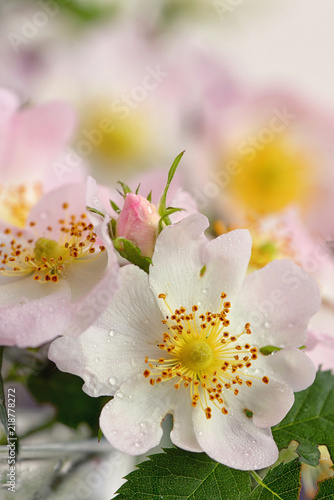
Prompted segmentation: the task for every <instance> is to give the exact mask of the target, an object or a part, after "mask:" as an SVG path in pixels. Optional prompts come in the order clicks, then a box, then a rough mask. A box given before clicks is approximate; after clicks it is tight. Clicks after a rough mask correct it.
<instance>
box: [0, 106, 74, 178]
mask: <svg viewBox="0 0 334 500" xmlns="http://www.w3.org/2000/svg"><path fill="white" fill-rule="evenodd" d="M74 126H75V115H74V111H73V109H72V108H71V107H70V106H69V105H67V104H66V103H63V102H53V103H50V104H41V105H39V106H36V107H34V108H29V109H25V110H23V111H21V112H19V113H17V114H16V115H15V116H14V117H13V120H12V123H11V130H10V134H9V137H8V141H7V147H6V150H5V151H4V154H3V159H2V161H3V162H4V164H5V165H6V168H7V169H8V172H9V174H10V179H9V178H8V179H6V181H7V182H10V181H12V182H17V179H20V180H22V181H23V180H30V181H31V180H39V181H40V180H41V178H43V177H46V174H47V173H48V174H50V168H51V162H52V161H53V160H54V159H55V157H56V156H57V155H58V153H59V152H60V151H61V149H62V148H63V147H64V146H65V145H66V143H67V141H68V140H69V139H70V137H71V135H72V133H73V132H74ZM51 175H52V171H51Z"/></svg>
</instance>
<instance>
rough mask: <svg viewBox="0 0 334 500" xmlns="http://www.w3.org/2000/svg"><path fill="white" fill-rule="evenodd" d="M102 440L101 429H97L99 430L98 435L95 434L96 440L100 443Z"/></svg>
mask: <svg viewBox="0 0 334 500" xmlns="http://www.w3.org/2000/svg"><path fill="white" fill-rule="evenodd" d="M102 438H103V432H102V431H101V427H99V430H98V433H97V440H98V442H100V441H101V439H102Z"/></svg>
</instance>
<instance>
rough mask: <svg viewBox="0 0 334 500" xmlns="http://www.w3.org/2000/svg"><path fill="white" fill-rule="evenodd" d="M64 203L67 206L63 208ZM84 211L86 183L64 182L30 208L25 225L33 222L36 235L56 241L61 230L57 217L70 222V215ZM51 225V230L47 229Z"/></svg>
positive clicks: (78, 214)
mask: <svg viewBox="0 0 334 500" xmlns="http://www.w3.org/2000/svg"><path fill="white" fill-rule="evenodd" d="M64 203H66V204H68V208H63V205H64ZM85 212H86V184H85V183H84V182H81V183H71V184H64V185H63V186H60V187H58V188H56V189H53V190H52V191H49V192H48V193H47V194H46V195H44V196H43V197H42V198H41V199H40V200H39V201H38V202H37V203H36V204H35V205H34V206H33V208H32V209H31V211H30V213H29V217H28V220H27V227H29V224H30V223H34V224H35V226H34V229H35V232H36V233H37V234H38V237H45V238H50V239H55V240H57V241H58V239H59V237H60V235H61V232H60V228H61V226H62V225H63V224H60V223H59V222H58V221H59V219H64V220H65V221H66V222H68V223H69V222H70V216H71V215H76V216H77V217H78V216H79V217H80V215H81V214H82V213H85ZM47 227H51V228H52V231H49V230H47Z"/></svg>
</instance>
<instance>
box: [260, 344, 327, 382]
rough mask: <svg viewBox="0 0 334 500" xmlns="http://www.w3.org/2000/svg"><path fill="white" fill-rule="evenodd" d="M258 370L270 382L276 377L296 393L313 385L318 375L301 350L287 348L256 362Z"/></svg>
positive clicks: (261, 357)
mask: <svg viewBox="0 0 334 500" xmlns="http://www.w3.org/2000/svg"><path fill="white" fill-rule="evenodd" d="M333 344H334V343H333ZM256 368H259V369H260V370H262V371H263V375H267V376H268V377H269V380H271V377H274V378H275V380H277V381H280V382H282V383H283V384H287V385H289V386H290V387H291V389H292V390H293V391H294V392H298V391H303V390H304V389H306V388H307V387H309V386H310V385H311V384H313V382H314V379H315V375H316V369H315V366H314V364H313V363H312V361H311V360H310V359H309V357H308V356H306V354H304V352H303V351H301V350H300V349H289V348H287V349H283V350H282V351H278V352H274V353H273V354H270V355H269V356H263V355H261V356H259V357H258V359H257V360H256ZM269 385H270V384H269Z"/></svg>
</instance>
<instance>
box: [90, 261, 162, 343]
mask: <svg viewBox="0 0 334 500" xmlns="http://www.w3.org/2000/svg"><path fill="white" fill-rule="evenodd" d="M162 319H163V316H162V315H161V312H160V309H159V307H158V305H157V302H156V300H155V299H154V296H153V294H152V292H151V290H150V288H149V285H148V276H147V274H146V273H145V272H144V271H142V270H141V269H139V267H137V266H134V265H132V264H128V265H126V266H124V267H123V268H121V269H120V287H119V289H118V290H117V291H116V293H115V295H114V296H113V297H112V300H111V301H110V305H109V306H108V308H107V310H106V311H105V312H104V313H103V315H102V316H101V317H100V318H99V319H98V320H97V322H96V325H97V326H98V327H99V328H101V329H104V330H106V331H107V332H110V330H113V331H114V332H115V335H116V334H122V335H123V338H124V337H125V338H129V339H130V340H131V341H133V342H138V341H140V342H146V343H147V344H148V345H152V346H156V343H157V342H161V340H162V334H163V332H164V331H165V330H166V328H165V327H164V326H163V324H162V323H161V321H162Z"/></svg>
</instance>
